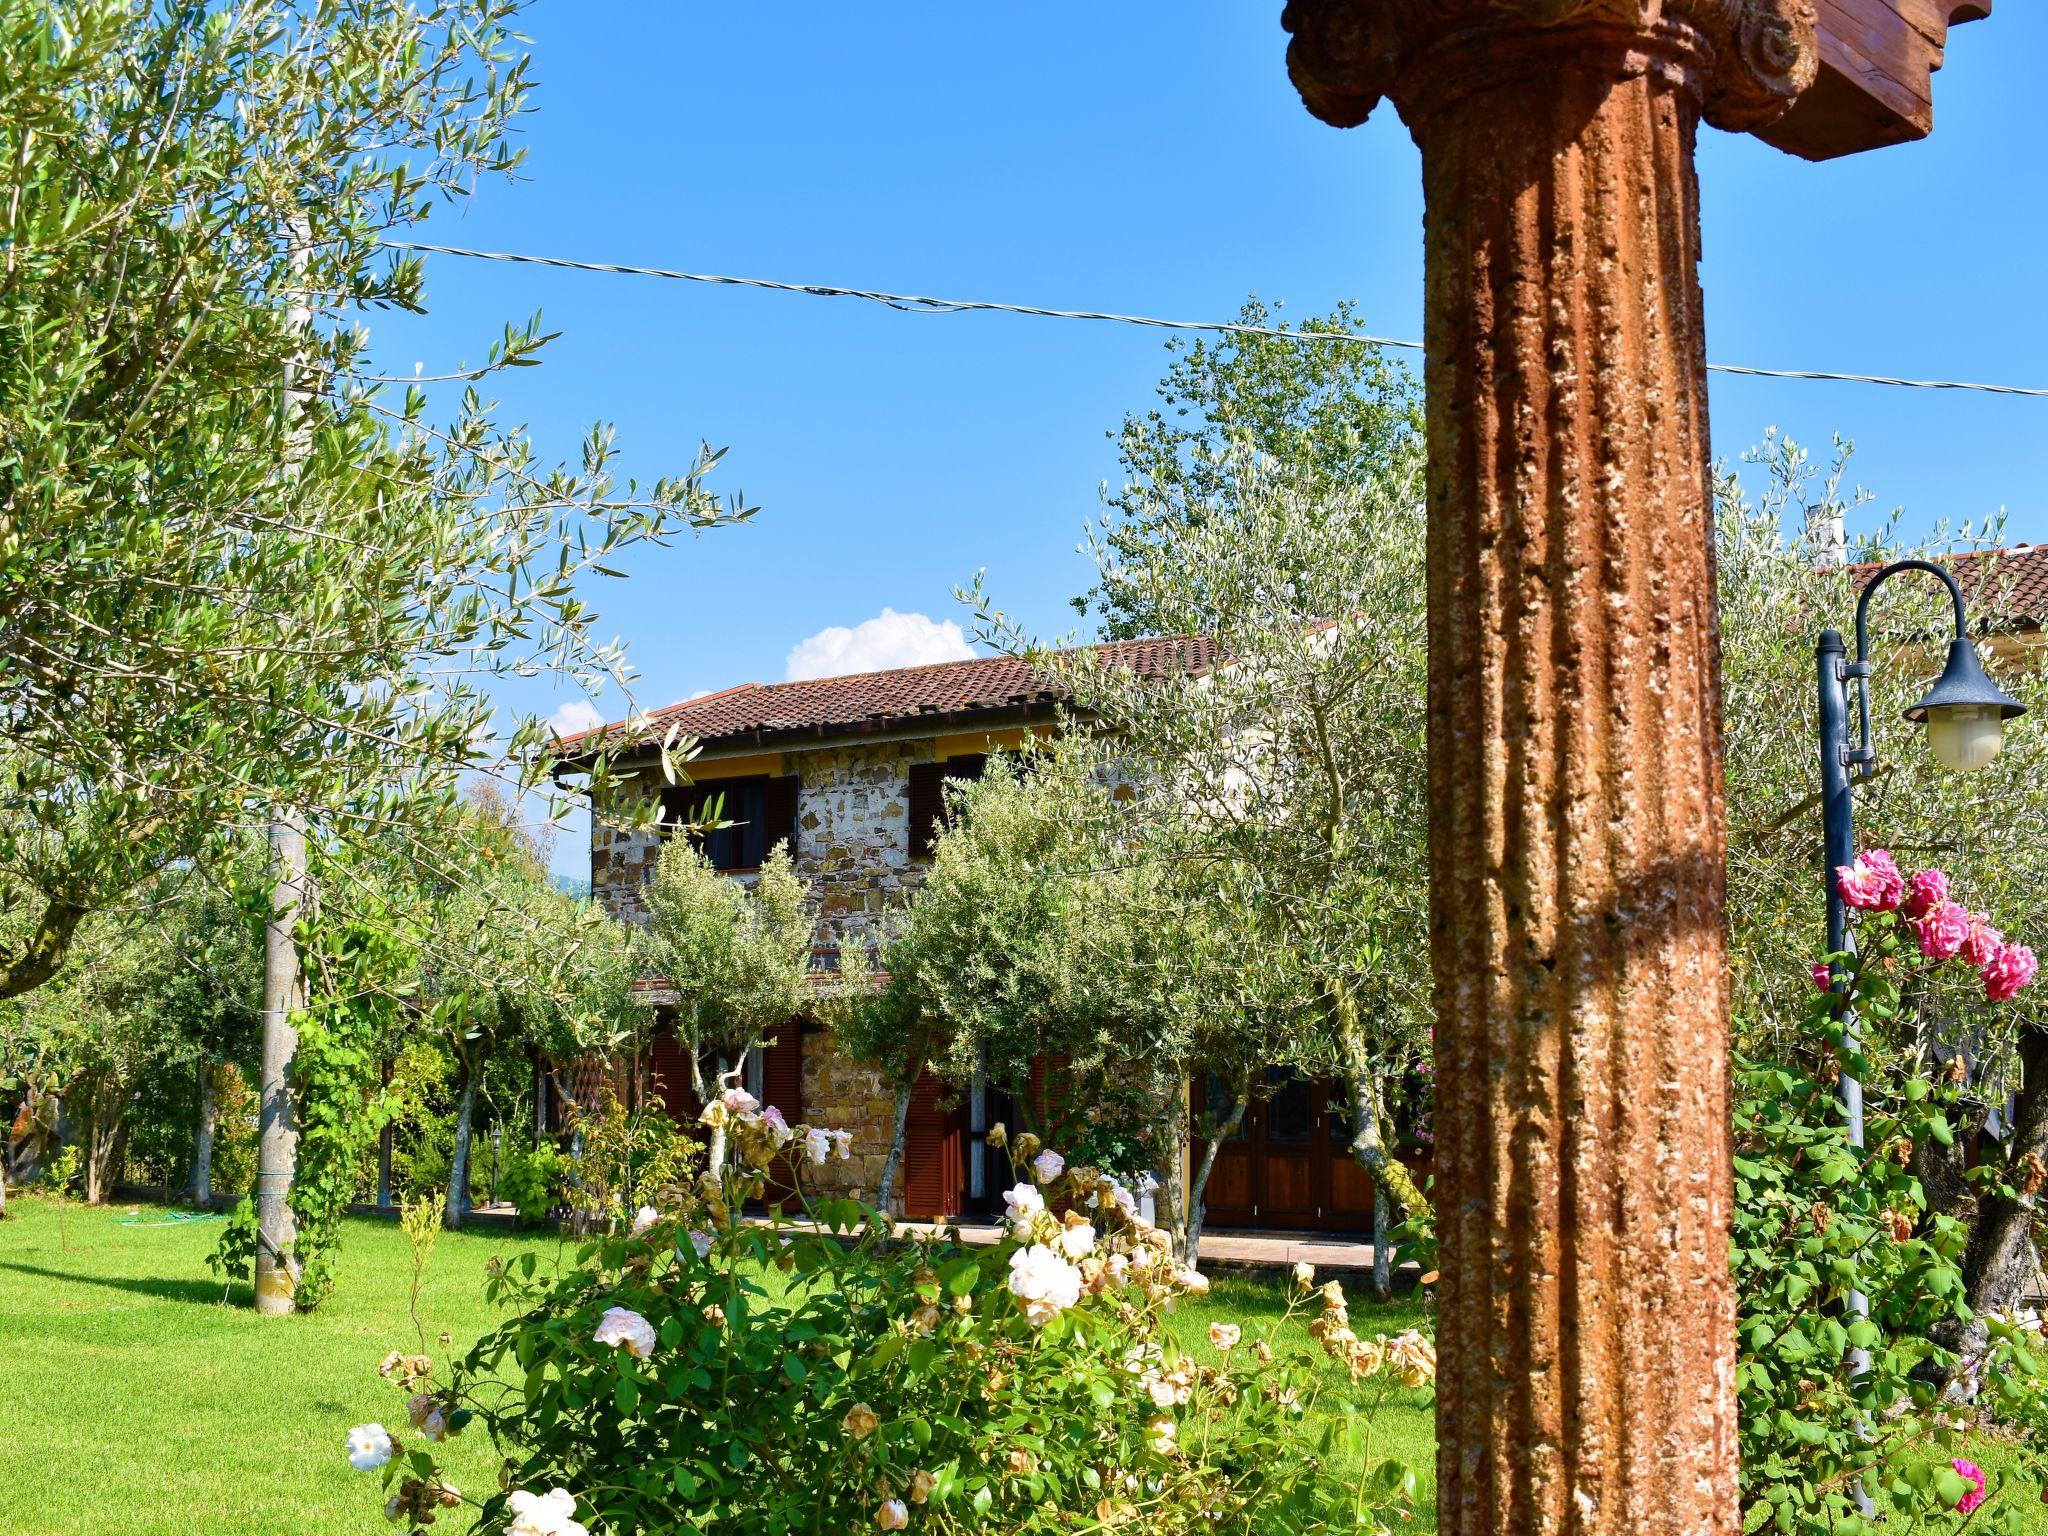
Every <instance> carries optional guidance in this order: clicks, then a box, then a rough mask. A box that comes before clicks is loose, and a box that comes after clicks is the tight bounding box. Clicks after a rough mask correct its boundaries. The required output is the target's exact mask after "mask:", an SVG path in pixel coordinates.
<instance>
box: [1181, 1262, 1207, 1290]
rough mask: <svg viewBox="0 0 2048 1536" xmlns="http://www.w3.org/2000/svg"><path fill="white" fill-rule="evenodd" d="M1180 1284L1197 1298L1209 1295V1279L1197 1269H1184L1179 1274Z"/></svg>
mask: <svg viewBox="0 0 2048 1536" xmlns="http://www.w3.org/2000/svg"><path fill="white" fill-rule="evenodd" d="M1180 1283H1181V1284H1182V1285H1184V1286H1186V1287H1187V1288H1188V1289H1189V1290H1190V1291H1192V1292H1193V1293H1194V1294H1195V1295H1197V1296H1206V1295H1208V1294H1209V1277H1208V1276H1207V1275H1205V1274H1203V1273H1202V1272H1201V1271H1200V1270H1199V1269H1192V1268H1190V1269H1184V1270H1182V1271H1181V1272H1180Z"/></svg>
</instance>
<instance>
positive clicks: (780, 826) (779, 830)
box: [761, 773, 803, 1123]
mask: <svg viewBox="0 0 2048 1536" xmlns="http://www.w3.org/2000/svg"><path fill="white" fill-rule="evenodd" d="M802 788H803V780H802V779H800V778H798V777H797V776H796V775H795V774H793V773H791V774H785V775H784V776H783V777H781V778H779V779H770V780H769V781H768V786H767V788H766V789H765V790H764V791H763V793H762V796H761V825H762V826H763V828H764V829H765V831H766V836H765V838H764V842H763V847H764V849H765V852H764V853H763V857H764V858H765V857H766V856H767V854H769V853H773V852H774V851H775V845H776V844H777V843H780V842H787V843H788V844H789V856H790V857H791V858H792V859H793V858H795V857H796V850H797V835H796V807H797V798H798V791H799V790H801V789H802ZM792 1123H794V1117H792Z"/></svg>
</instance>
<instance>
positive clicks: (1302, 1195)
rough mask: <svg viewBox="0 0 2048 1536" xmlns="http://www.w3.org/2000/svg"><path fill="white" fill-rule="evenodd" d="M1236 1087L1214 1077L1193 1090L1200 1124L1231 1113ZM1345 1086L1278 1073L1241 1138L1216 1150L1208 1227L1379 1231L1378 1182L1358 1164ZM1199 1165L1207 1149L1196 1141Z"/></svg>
mask: <svg viewBox="0 0 2048 1536" xmlns="http://www.w3.org/2000/svg"><path fill="white" fill-rule="evenodd" d="M1229 1093H1230V1089H1229V1086H1228V1085H1227V1084H1225V1083H1224V1082H1223V1081H1222V1080H1221V1079H1219V1078H1216V1077H1214V1076H1211V1077H1209V1078H1208V1079H1207V1080H1205V1081H1203V1082H1201V1083H1198V1084H1197V1085H1196V1086H1195V1090H1194V1101H1195V1106H1194V1107H1195V1113H1196V1116H1197V1121H1196V1123H1197V1124H1200V1123H1202V1122H1203V1121H1205V1120H1207V1119H1208V1118H1209V1110H1210V1107H1211V1106H1215V1107H1217V1108H1220V1109H1222V1110H1224V1111H1226V1112H1227V1111H1228V1109H1229ZM1350 1139H1351V1132H1350V1119H1349V1115H1348V1112H1347V1108H1346V1099H1345V1095H1344V1093H1343V1090H1342V1089H1341V1087H1340V1086H1339V1085H1337V1084H1334V1083H1327V1082H1318V1081H1313V1080H1309V1079H1304V1078H1298V1077H1293V1076H1290V1075H1289V1074H1286V1073H1283V1072H1281V1071H1279V1070H1278V1069H1275V1070H1274V1071H1273V1072H1272V1073H1270V1074H1269V1076H1268V1078H1267V1081H1266V1084H1265V1087H1264V1090H1263V1092H1262V1096H1261V1097H1260V1098H1258V1099H1257V1100H1255V1101H1254V1102H1253V1103H1252V1105H1251V1107H1250V1108H1249V1109H1247V1110H1246V1112H1245V1117H1244V1120H1243V1121H1242V1122H1241V1123H1240V1125H1239V1128H1238V1132H1237V1134H1236V1135H1234V1136H1232V1137H1230V1138H1229V1139H1228V1140H1226V1141H1224V1142H1223V1143H1222V1145H1221V1146H1219V1147H1218V1148H1217V1151H1216V1165H1215V1167H1214V1168H1213V1169H1212V1170H1211V1171H1210V1174H1209V1187H1208V1189H1207V1191H1206V1192H1205V1204H1206V1206H1207V1208H1208V1222H1209V1225H1211V1226H1213V1227H1218V1228H1231V1227H1239V1228H1249V1229H1253V1230H1265V1231H1306V1232H1365V1231H1370V1230H1371V1228H1372V1180H1371V1179H1369V1178H1368V1177H1366V1174H1365V1170H1364V1169H1362V1168H1360V1167H1359V1166H1358V1164H1357V1163H1355V1162H1354V1161H1352V1159H1351V1155H1350V1150H1349V1145H1350ZM1191 1147H1192V1151H1193V1156H1194V1158H1195V1161H1196V1162H1197V1164H1199V1162H1200V1160H1201V1157H1202V1155H1203V1152H1204V1150H1205V1144H1204V1143H1203V1142H1201V1141H1200V1140H1198V1139H1196V1140H1192V1141H1191Z"/></svg>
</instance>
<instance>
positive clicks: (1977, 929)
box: [1956, 912, 2005, 971]
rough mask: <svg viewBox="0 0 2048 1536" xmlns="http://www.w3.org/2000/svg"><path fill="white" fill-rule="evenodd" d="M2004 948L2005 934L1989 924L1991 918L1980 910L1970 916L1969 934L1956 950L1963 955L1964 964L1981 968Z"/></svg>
mask: <svg viewBox="0 0 2048 1536" xmlns="http://www.w3.org/2000/svg"><path fill="white" fill-rule="evenodd" d="M2003 948H2005V935H2004V934H2002V933H2000V932H1999V931H1998V930H1997V929H1996V928H1994V927H1992V926H1991V919H1990V918H1988V917H1986V916H1985V915H1984V914H1983V913H1982V912H1975V913H1972V914H1971V916H1970V936H1969V937H1968V938H1966V939H1964V940H1963V947H1962V948H1961V949H1959V950H1957V951H1956V953H1957V954H1959V955H1961V956H1962V957H1963V963H1964V964H1965V965H1974V966H1975V967H1977V969H1978V970H1980V971H1981V970H1983V969H1984V967H1985V966H1987V965H1989V964H1990V963H1991V962H1992V960H1994V959H1995V958H1996V957H1997V955H1998V952H1999V951H2000V950H2001V949H2003Z"/></svg>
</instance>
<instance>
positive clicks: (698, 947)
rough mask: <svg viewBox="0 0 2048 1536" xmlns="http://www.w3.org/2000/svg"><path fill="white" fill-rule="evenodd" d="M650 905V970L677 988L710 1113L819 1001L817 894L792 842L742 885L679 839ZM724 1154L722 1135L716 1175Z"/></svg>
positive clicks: (678, 1017) (684, 1033)
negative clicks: (759, 1054) (814, 960)
mask: <svg viewBox="0 0 2048 1536" xmlns="http://www.w3.org/2000/svg"><path fill="white" fill-rule="evenodd" d="M646 899H647V912H648V921H647V948H646V960H647V966H648V969H649V970H651V971H652V972H653V973H654V974H655V975H657V976H660V977H662V978H664V979H665V980H666V981H667V982H668V983H669V984H670V985H671V986H672V987H673V988H674V989H675V993H676V1005H675V1011H674V1015H673V1017H674V1021H675V1027H676V1039H677V1043H678V1044H679V1045H680V1046H681V1048H682V1052H683V1056H684V1058H685V1059H686V1060H687V1061H688V1062H689V1064H690V1086H691V1089H692V1091H693V1092H694V1093H695V1094H696V1096H697V1102H698V1103H700V1104H708V1103H709V1102H710V1101H711V1099H712V1098H714V1097H715V1096H716V1095H717V1094H718V1093H719V1092H721V1091H722V1090H723V1089H724V1088H726V1087H728V1086H730V1085H731V1084H732V1083H733V1082H734V1081H736V1080H737V1077H738V1075H739V1074H740V1072H741V1071H742V1070H743V1069H744V1067H745V1065H746V1058H747V1053H748V1052H749V1051H753V1050H758V1049H759V1048H760V1047H761V1045H762V1043H763V1042H764V1041H765V1040H766V1039H767V1037H768V1036H769V1035H771V1034H772V1033H773V1032H774V1031H775V1030H777V1029H779V1028H781V1027H782V1026H783V1025H784V1024H787V1023H788V1022H789V1021H790V1020H791V1019H793V1018H795V1017H796V1016H797V1014H798V1013H800V1012H802V1011H803V1009H804V1007H805V1006H806V1005H807V1004H808V1003H809V1002H810V1000H811V980H810V971H811V937H812V933H813V930H814V927H815V921H814V919H813V916H812V913H811V910H810V905H809V893H808V891H807V890H806V888H805V886H804V882H803V881H802V880H801V879H800V878H798V876H797V873H796V870H795V867H794V865H793V864H792V863H791V862H790V854H789V847H788V845H787V844H786V843H779V844H777V845H776V847H775V848H774V849H773V850H772V851H771V852H770V853H769V855H768V859H767V861H766V862H765V863H764V864H763V865H762V866H761V870H760V873H759V874H757V875H755V876H753V877H752V878H751V879H750V880H748V881H746V882H744V883H743V882H741V881H739V880H735V879H733V878H732V877H731V876H729V875H725V874H721V873H720V872H719V871H718V870H717V869H715V868H713V867H712V865H711V863H710V861H709V860H708V859H706V858H705V857H704V855H703V853H702V852H701V851H700V850H699V849H698V848H697V846H696V844H695V842H694V841H693V840H692V839H691V838H690V837H689V836H687V835H677V836H675V837H671V838H670V839H669V840H668V841H667V842H666V843H665V844H664V845H663V847H662V850H661V860H660V862H659V863H658V864H657V865H656V866H655V871H654V879H653V880H652V881H651V882H649V884H648V885H647V887H646ZM724 1154H725V1135H724V1131H723V1128H722V1127H716V1126H714V1127H713V1129H712V1136H711V1147H710V1161H711V1167H712V1169H713V1170H714V1171H715V1170H717V1169H718V1168H720V1167H721V1166H722V1165H723V1159H724Z"/></svg>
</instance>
